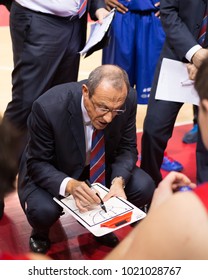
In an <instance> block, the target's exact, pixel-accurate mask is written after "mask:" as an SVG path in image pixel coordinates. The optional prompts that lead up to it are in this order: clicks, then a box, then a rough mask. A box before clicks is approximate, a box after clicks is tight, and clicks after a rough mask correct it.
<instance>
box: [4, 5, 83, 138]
mask: <svg viewBox="0 0 208 280" xmlns="http://www.w3.org/2000/svg"><path fill="white" fill-rule="evenodd" d="M80 26H81V22H80V21H79V19H76V20H74V21H69V20H68V21H67V19H64V18H63V19H62V18H60V17H56V16H51V15H49V16H48V15H46V14H42V13H36V12H33V11H31V10H29V9H26V8H24V7H21V6H20V5H19V4H17V3H16V2H14V3H13V4H12V8H11V12H10V31H11V38H12V47H13V59H14V70H13V72H12V84H13V87H12V100H11V102H10V103H9V104H8V106H7V108H6V111H5V114H4V118H5V119H8V120H9V121H10V122H12V123H13V124H14V125H15V127H17V128H18V129H19V130H20V131H21V132H22V133H23V139H24V138H25V135H26V133H27V125H26V124H27V117H28V115H29V113H30V110H31V106H32V103H33V101H34V100H36V99H37V98H38V97H39V96H40V95H41V94H42V93H44V92H45V91H46V90H48V89H49V88H51V87H52V86H53V85H55V84H58V83H62V82H67V81H68V82H70V81H76V80H77V75H78V66H79V59H80V56H79V54H78V51H79V50H80V47H81V45H82V44H83V38H82V37H83V36H82V35H80V36H77V34H79V33H80V29H81V27H80ZM71 42H73V43H71ZM69 45H70V46H71V48H70V47H69ZM69 51H70V53H71V54H70V55H69ZM60 65H61V66H60ZM57 77H58V78H57Z"/></svg>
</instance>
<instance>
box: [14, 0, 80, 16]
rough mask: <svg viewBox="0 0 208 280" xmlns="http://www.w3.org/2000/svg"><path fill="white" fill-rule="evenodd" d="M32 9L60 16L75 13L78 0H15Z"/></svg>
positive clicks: (78, 4)
mask: <svg viewBox="0 0 208 280" xmlns="http://www.w3.org/2000/svg"><path fill="white" fill-rule="evenodd" d="M15 1H16V2H17V3H19V4H20V5H21V6H23V7H25V8H28V9H30V10H32V11H36V12H42V13H47V14H53V15H56V16H61V17H68V16H71V15H77V14H78V10H79V7H80V0H15Z"/></svg>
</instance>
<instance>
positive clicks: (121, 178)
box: [111, 176, 126, 189]
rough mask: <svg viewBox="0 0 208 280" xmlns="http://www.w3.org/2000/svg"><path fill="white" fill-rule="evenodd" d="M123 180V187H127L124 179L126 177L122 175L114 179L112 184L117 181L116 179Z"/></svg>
mask: <svg viewBox="0 0 208 280" xmlns="http://www.w3.org/2000/svg"><path fill="white" fill-rule="evenodd" d="M118 179H119V180H121V182H122V187H123V189H125V187H126V186H125V180H124V178H123V177H122V176H117V177H115V178H114V179H113V180H112V182H111V185H113V184H114V183H115V180H118Z"/></svg>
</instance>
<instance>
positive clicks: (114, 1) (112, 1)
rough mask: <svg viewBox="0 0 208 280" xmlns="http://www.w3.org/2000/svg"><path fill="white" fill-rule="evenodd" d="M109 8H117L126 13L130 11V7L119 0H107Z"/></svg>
mask: <svg viewBox="0 0 208 280" xmlns="http://www.w3.org/2000/svg"><path fill="white" fill-rule="evenodd" d="M105 4H106V7H107V9H108V10H109V11H110V10H111V9H113V8H116V9H117V11H118V12H120V13H122V14H125V13H126V12H128V8H127V7H125V6H124V5H122V4H121V3H119V2H118V0H105Z"/></svg>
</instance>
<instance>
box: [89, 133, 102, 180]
mask: <svg viewBox="0 0 208 280" xmlns="http://www.w3.org/2000/svg"><path fill="white" fill-rule="evenodd" d="M90 182H91V183H94V182H97V183H100V184H102V185H105V142H104V131H103V130H97V129H95V130H94V131H93V134H92V146H91V153H90Z"/></svg>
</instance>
